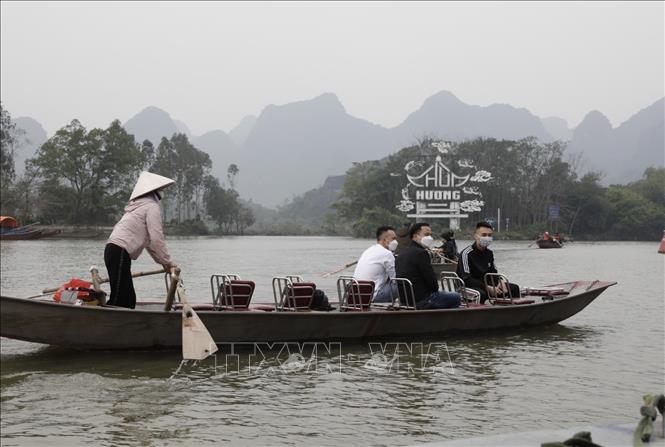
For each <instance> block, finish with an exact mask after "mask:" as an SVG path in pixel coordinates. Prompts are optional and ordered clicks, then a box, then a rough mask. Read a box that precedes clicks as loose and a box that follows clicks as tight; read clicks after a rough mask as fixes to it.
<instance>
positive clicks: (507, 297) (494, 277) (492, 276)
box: [485, 273, 535, 306]
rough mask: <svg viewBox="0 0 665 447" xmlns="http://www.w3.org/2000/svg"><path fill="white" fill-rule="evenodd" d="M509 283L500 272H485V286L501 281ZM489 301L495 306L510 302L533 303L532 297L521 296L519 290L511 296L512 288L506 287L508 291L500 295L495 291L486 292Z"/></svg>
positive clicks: (494, 284)
mask: <svg viewBox="0 0 665 447" xmlns="http://www.w3.org/2000/svg"><path fill="white" fill-rule="evenodd" d="M502 282H503V283H506V284H508V283H510V281H509V280H508V278H506V277H505V276H504V275H502V274H500V273H486V274H485V287H489V286H492V287H495V286H497V285H499V284H501V283H502ZM487 297H488V299H489V301H490V303H492V304H494V305H496V306H506V305H511V304H533V303H534V302H535V301H534V300H532V299H527V298H522V294H521V291H520V292H518V295H517V296H513V293H512V290H510V287H508V291H507V292H506V293H504V294H502V295H499V294H496V293H489V292H488V293H487Z"/></svg>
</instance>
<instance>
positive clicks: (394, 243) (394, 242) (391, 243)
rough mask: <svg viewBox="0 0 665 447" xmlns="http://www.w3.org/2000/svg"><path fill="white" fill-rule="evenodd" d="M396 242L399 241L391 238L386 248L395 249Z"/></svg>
mask: <svg viewBox="0 0 665 447" xmlns="http://www.w3.org/2000/svg"><path fill="white" fill-rule="evenodd" d="M397 244H399V242H397V239H393V240H392V241H390V242H389V243H388V250H390V251H395V250H397Z"/></svg>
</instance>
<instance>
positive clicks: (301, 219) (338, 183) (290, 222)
mask: <svg viewBox="0 0 665 447" xmlns="http://www.w3.org/2000/svg"><path fill="white" fill-rule="evenodd" d="M345 180H346V176H345V175H338V176H332V177H328V178H326V180H325V181H324V182H323V185H321V186H319V187H317V188H314V189H312V190H310V191H307V192H306V193H305V194H303V195H301V196H297V197H294V198H293V199H292V200H290V201H289V202H288V203H286V204H285V205H283V206H280V207H279V208H278V210H277V211H275V210H273V209H267V208H265V207H263V206H260V205H257V204H256V203H254V202H252V201H250V202H246V204H247V206H249V207H250V208H251V209H252V211H253V212H254V216H255V218H256V221H255V223H254V225H252V226H251V227H249V228H248V229H247V231H248V232H250V233H252V232H253V233H258V234H272V233H274V234H280V235H284V234H321V233H323V232H324V227H331V226H332V227H334V226H335V224H334V223H333V224H332V225H331V224H330V223H329V222H326V216H327V215H328V214H331V213H333V209H332V208H331V205H332V204H333V203H335V201H336V200H337V199H338V198H339V196H340V194H341V193H342V188H343V187H344V181H345ZM325 232H327V233H330V228H328V229H327V230H326V231H325Z"/></svg>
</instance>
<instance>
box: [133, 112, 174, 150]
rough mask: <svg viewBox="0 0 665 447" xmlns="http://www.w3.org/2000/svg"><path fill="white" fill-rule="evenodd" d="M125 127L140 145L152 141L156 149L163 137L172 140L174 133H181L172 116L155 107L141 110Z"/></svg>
mask: <svg viewBox="0 0 665 447" xmlns="http://www.w3.org/2000/svg"><path fill="white" fill-rule="evenodd" d="M123 127H124V128H125V130H126V131H127V132H128V133H131V134H132V135H134V139H135V140H136V141H137V142H138V143H142V142H143V141H144V140H150V141H151V142H152V144H154V145H155V147H157V146H158V145H159V142H160V141H161V139H162V137H166V138H171V136H172V135H173V134H174V133H179V132H180V129H178V126H177V124H176V123H175V121H173V119H172V118H171V115H169V114H168V113H166V112H165V111H163V110H162V109H158V108H157V107H153V106H150V107H146V108H145V109H143V110H141V111H140V112H139V113H137V114H136V115H134V116H133V117H132V118H130V119H129V120H128V121H127V122H126V123H125V124H123Z"/></svg>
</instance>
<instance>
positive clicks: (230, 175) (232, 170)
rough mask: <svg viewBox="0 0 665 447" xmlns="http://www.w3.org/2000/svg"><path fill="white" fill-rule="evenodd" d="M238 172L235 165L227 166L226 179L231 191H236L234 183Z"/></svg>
mask: <svg viewBox="0 0 665 447" xmlns="http://www.w3.org/2000/svg"><path fill="white" fill-rule="evenodd" d="M239 172H240V169H238V165H237V164H235V163H231V164H230V165H229V168H228V169H227V170H226V178H227V179H228V180H229V186H230V187H231V189H236V188H235V182H236V176H237V175H238V173H239Z"/></svg>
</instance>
